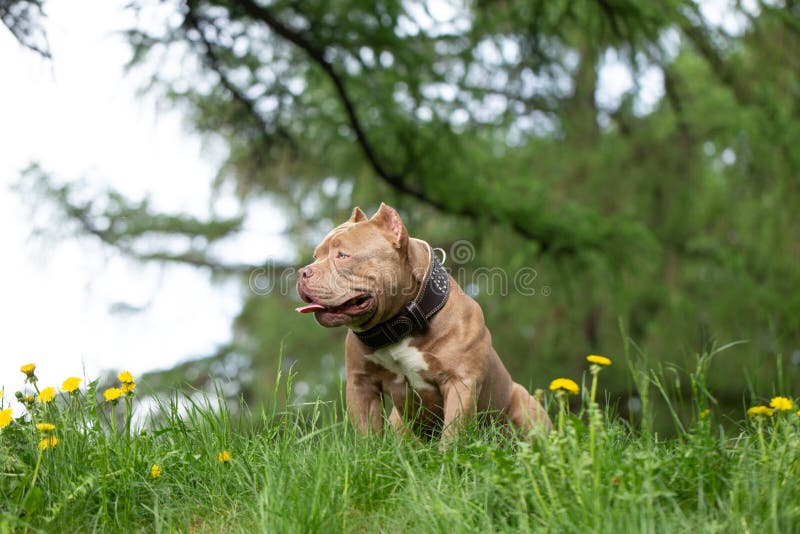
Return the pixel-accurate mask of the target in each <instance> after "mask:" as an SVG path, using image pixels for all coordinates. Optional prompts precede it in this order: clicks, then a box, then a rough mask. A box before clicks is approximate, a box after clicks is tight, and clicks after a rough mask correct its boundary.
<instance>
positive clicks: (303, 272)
mask: <svg viewBox="0 0 800 534" xmlns="http://www.w3.org/2000/svg"><path fill="white" fill-rule="evenodd" d="M314 274H316V269H314V268H313V267H311V266H307V267H303V268H302V269H300V276H301V277H302V278H311V277H313V276H314Z"/></svg>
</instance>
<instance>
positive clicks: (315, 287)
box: [297, 203, 417, 329]
mask: <svg viewBox="0 0 800 534" xmlns="http://www.w3.org/2000/svg"><path fill="white" fill-rule="evenodd" d="M411 263H412V262H411V261H409V237H408V232H407V231H406V228H405V226H404V225H403V221H402V220H401V219H400V215H398V213H397V211H395V210H394V208H392V207H390V206H387V205H386V204H383V203H381V207H380V209H379V210H378V212H377V213H376V214H375V215H374V216H373V217H372V218H371V219H368V218H367V216H366V215H365V214H364V212H363V211H361V209H360V208H355V209H354V210H353V213H352V215H351V216H350V218H349V219H348V220H347V221H346V222H344V223H342V224H340V225H339V226H337V227H336V228H334V229H333V230H332V231H331V232H330V233H329V234H328V235H327V236H325V239H323V240H322V242H321V243H320V244H319V245H318V246H317V248H316V249H315V250H314V263H311V264H310V265H306V266H305V267H303V268H302V269H300V271H299V272H298V278H297V292H298V294H299V295H300V298H301V299H303V300H304V301H305V302H307V303H308V306H303V307H301V308H298V311H300V312H303V313H309V312H314V315H315V317H316V319H317V322H319V323H320V324H321V325H323V326H341V325H347V326H349V327H351V328H356V329H358V328H366V327H369V326H372V325H374V324H377V323H379V322H381V321H383V320H385V319H388V318H389V317H391V316H392V315H394V314H395V313H397V311H398V310H399V309H400V308H401V307H402V306H403V304H405V303H406V302H408V300H410V298H413V294H414V290H415V288H416V287H417V285H416V284H417V282H416V280H417V278H415V273H414V272H413V266H412V265H411Z"/></svg>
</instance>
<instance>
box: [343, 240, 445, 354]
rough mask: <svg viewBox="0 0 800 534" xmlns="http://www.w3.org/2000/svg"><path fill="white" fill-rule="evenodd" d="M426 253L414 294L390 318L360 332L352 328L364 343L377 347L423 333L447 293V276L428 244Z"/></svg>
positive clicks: (442, 303)
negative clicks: (425, 265)
mask: <svg viewBox="0 0 800 534" xmlns="http://www.w3.org/2000/svg"><path fill="white" fill-rule="evenodd" d="M426 245H427V243H426ZM428 253H429V254H430V257H431V261H430V264H429V265H428V272H427V273H426V274H425V279H424V280H423V282H422V287H421V288H420V290H419V293H418V294H417V297H416V298H415V299H414V300H412V301H411V302H409V303H408V304H406V305H405V306H404V307H403V309H402V310H401V311H400V313H398V314H397V315H395V316H394V317H392V318H391V319H389V320H387V321H384V322H382V323H379V324H377V325H375V326H373V327H372V328H370V329H368V330H364V331H362V332H356V331H355V330H354V331H353V333H354V334H355V335H356V336H358V339H360V340H361V342H362V343H364V344H365V345H366V346H368V347H370V348H372V349H376V350H377V349H380V348H383V347H386V346H388V345H392V344H394V343H397V342H398V341H400V340H401V339H403V338H405V337H407V336H410V335H412V334H415V333H422V332H425V331H426V330H427V329H428V321H429V320H430V318H431V317H433V316H434V315H436V312H438V311H439V310H441V309H442V307H443V306H444V304H445V302H447V297H449V296H450V275H448V274H447V271H445V270H444V267H442V264H441V263H439V262H438V261H437V260H436V257H435V255H434V254H433V251H432V250H431V247H430V245H428Z"/></svg>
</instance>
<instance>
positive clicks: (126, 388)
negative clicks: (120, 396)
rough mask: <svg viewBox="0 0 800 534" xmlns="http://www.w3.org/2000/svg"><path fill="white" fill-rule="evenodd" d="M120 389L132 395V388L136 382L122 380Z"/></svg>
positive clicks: (134, 387)
mask: <svg viewBox="0 0 800 534" xmlns="http://www.w3.org/2000/svg"><path fill="white" fill-rule="evenodd" d="M120 389H121V390H122V392H123V393H125V394H126V395H128V394H131V395H133V390H134V389H136V383H135V382H123V383H122V387H121V388H120Z"/></svg>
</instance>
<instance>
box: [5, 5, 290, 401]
mask: <svg viewBox="0 0 800 534" xmlns="http://www.w3.org/2000/svg"><path fill="white" fill-rule="evenodd" d="M124 3H125V2H124V0H114V1H109V0H89V1H83V2H81V3H80V4H75V3H73V2H48V3H47V34H48V38H49V40H50V45H51V49H52V52H53V60H52V61H51V62H48V61H45V60H43V59H41V58H39V57H38V56H37V55H36V54H34V53H32V52H30V51H28V50H25V49H23V48H22V47H20V46H19V44H18V43H17V42H16V41H15V40H14V39H13V37H12V36H11V35H10V33H9V32H8V31H6V29H5V28H4V27H3V28H0V72H2V73H3V83H2V84H0V250H2V251H3V253H4V256H5V257H4V258H3V259H2V260H0V389H2V388H4V389H5V392H6V395H5V397H6V400H8V399H9V398H10V397H12V396H13V392H14V391H15V390H16V389H18V388H19V387H20V385H21V383H22V379H23V375H22V374H21V373H20V372H19V366H20V365H21V364H24V363H28V362H35V363H36V364H37V365H38V370H37V374H38V375H39V377H40V384H41V385H56V386H60V385H61V382H62V381H63V380H64V378H66V377H67V376H71V375H75V376H81V377H82V376H83V368H84V365H85V368H86V372H87V374H88V377H89V378H96V377H97V374H98V372H99V371H101V370H102V369H109V368H110V369H120V368H124V369H129V370H130V371H131V372H133V373H134V374H139V373H141V372H143V371H145V370H149V369H153V368H165V367H169V366H171V365H172V364H174V363H176V362H177V361H179V360H182V359H186V358H188V357H191V356H195V355H203V354H207V353H209V352H211V351H212V350H213V349H214V347H215V346H216V345H218V344H220V343H223V342H225V341H227V340H229V339H230V336H231V331H230V325H231V321H232V319H233V317H234V315H235V313H236V312H237V311H238V310H239V308H240V304H241V291H242V289H241V288H240V286H239V285H238V284H237V283H235V282H230V283H225V284H223V285H218V284H217V285H212V284H211V282H210V279H209V278H210V277H209V276H208V274H207V273H205V272H203V271H200V270H197V269H194V268H190V267H183V266H174V267H168V268H161V267H158V266H155V265H148V266H142V265H139V264H136V263H133V262H131V261H129V260H126V259H124V258H121V257H120V256H119V255H117V254H116V253H115V252H113V251H110V250H109V249H107V248H103V247H101V246H99V245H96V244H94V243H93V242H92V241H91V240H80V241H78V240H74V239H73V240H67V241H65V242H63V243H58V244H57V245H56V246H52V244H49V243H48V244H43V243H42V242H41V241H37V240H30V239H29V235H30V224H29V221H28V219H29V216H30V215H29V212H28V210H27V209H26V208H25V207H24V206H23V205H22V204H21V199H20V197H19V195H18V194H17V193H14V192H12V191H11V190H10V189H9V185H10V184H12V183H14V182H15V181H17V179H18V176H19V171H20V170H21V169H22V168H24V167H25V166H26V165H27V164H28V163H29V162H30V161H32V160H36V161H39V162H40V163H41V164H42V166H43V167H44V168H45V169H46V170H49V171H52V172H53V175H54V176H55V177H57V178H58V179H60V180H76V179H80V178H86V179H87V180H88V182H89V183H90V184H92V185H98V186H100V185H103V184H109V185H111V186H112V187H115V188H117V189H118V190H120V191H121V192H123V193H125V194H126V195H130V196H132V197H133V198H140V197H142V196H143V195H145V194H149V195H151V197H152V200H153V202H154V204H155V206H156V207H157V208H158V209H160V210H165V211H188V212H191V213H194V214H204V213H207V212H208V201H209V198H208V195H209V183H210V181H211V179H212V176H213V173H214V170H215V169H216V164H215V162H213V161H210V160H209V159H208V158H206V159H204V157H201V152H202V148H203V147H202V146H201V143H200V140H199V139H198V138H197V137H196V136H192V135H191V134H189V133H187V132H186V130H185V129H184V128H183V127H182V126H181V118H180V116H179V114H178V113H177V112H170V113H166V114H165V113H163V112H161V113H157V112H156V106H155V103H154V101H153V100H152V99H148V98H145V99H142V98H141V97H139V96H137V95H136V94H135V92H136V89H137V81H136V80H135V79H132V78H131V77H126V76H124V74H123V71H122V66H123V64H124V62H125V61H126V60H127V58H128V48H127V46H126V45H125V44H124V41H123V38H122V37H121V36H119V35H115V34H114V31H115V30H119V29H122V28H124V27H126V25H127V24H128V23H129V22H130V18H129V15H127V14H125V12H124V10H123V8H122V6H123V4H124ZM78 5H79V6H80V7H79V8H77V7H78ZM206 152H207V151H206ZM187 192H189V194H187ZM261 211H262V213H261V217H259V218H256V219H255V220H254V221H248V227H249V228H250V230H249V231H248V232H247V233H246V235H245V236H243V238H241V239H237V240H236V241H235V242H234V243H232V244H231V245H229V246H226V247H225V248H224V250H225V252H226V254H231V255H232V257H231V258H230V259H231V260H232V261H257V260H258V259H261V258H265V257H267V256H268V255H269V254H270V253H272V254H275V253H280V251H281V247H282V246H283V244H282V242H281V240H280V239H279V238H277V235H278V233H279V231H280V226H281V222H280V218H279V217H277V216H276V215H275V214H274V213H273V212H267V213H263V211H264V210H261ZM120 301H122V302H129V303H131V304H134V305H144V304H148V303H149V307H148V308H147V309H146V311H144V312H141V313H138V314H134V315H129V316H120V315H112V314H110V313H109V307H110V305H111V304H113V303H115V302H120Z"/></svg>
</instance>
